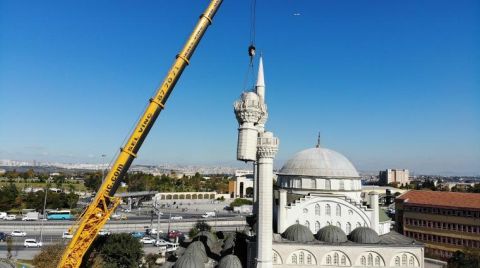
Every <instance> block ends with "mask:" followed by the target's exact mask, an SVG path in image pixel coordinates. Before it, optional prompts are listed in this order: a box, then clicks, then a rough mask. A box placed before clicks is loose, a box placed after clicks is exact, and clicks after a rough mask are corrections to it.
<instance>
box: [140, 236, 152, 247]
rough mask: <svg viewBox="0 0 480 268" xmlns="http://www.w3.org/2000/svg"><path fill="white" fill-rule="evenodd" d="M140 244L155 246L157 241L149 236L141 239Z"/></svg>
mask: <svg viewBox="0 0 480 268" xmlns="http://www.w3.org/2000/svg"><path fill="white" fill-rule="evenodd" d="M140 243H142V244H150V245H153V244H155V239H153V238H151V237H148V236H144V237H142V238H141V239H140Z"/></svg>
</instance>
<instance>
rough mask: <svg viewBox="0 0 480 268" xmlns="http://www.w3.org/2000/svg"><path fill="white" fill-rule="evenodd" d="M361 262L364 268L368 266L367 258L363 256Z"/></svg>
mask: <svg viewBox="0 0 480 268" xmlns="http://www.w3.org/2000/svg"><path fill="white" fill-rule="evenodd" d="M360 262H361V263H362V265H363V266H366V265H367V258H365V256H362V258H361V259H360Z"/></svg>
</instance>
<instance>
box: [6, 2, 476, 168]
mask: <svg viewBox="0 0 480 268" xmlns="http://www.w3.org/2000/svg"><path fill="white" fill-rule="evenodd" d="M206 5H207V1H191V0H190V1H187V0H178V1H153V0H152V1H140V2H139V1H5V0H3V1H0V107H1V108H0V159H17V160H37V161H61V162H91V163H95V162H100V161H101V160H100V157H99V156H100V155H101V154H107V155H108V157H112V156H113V155H114V154H115V153H116V152H117V150H118V148H119V147H120V146H121V144H122V141H123V139H124V138H125V136H126V135H127V133H128V131H129V130H130V129H131V127H132V126H133V124H134V123H135V122H136V119H137V118H138V116H139V115H140V114H141V112H142V111H143V108H144V107H145V104H146V103H147V100H148V98H149V97H150V96H151V95H152V94H153V92H154V90H155V88H156V87H157V86H158V84H159V83H160V82H161V80H162V79H163V77H164V75H165V73H166V71H167V70H168V68H169V67H170V65H171V63H172V61H173V59H174V56H175V54H176V53H178V51H179V50H180V48H181V46H182V45H183V42H184V41H185V40H186V38H187V36H188V34H189V33H190V32H191V30H192V28H193V26H194V24H195V23H196V22H197V18H198V15H199V14H200V13H201V12H202V11H203V10H204V8H205V7H206ZM249 5H250V3H249V1H232V0H225V1H224V3H223V5H222V7H221V9H220V11H219V12H218V14H217V16H216V17H215V20H214V24H213V26H212V27H210V29H209V30H208V32H207V34H206V35H205V37H204V39H203V40H202V43H201V44H200V46H199V47H198V49H197V51H196V54H195V55H194V56H193V58H192V60H191V62H192V64H191V65H190V66H189V67H188V68H187V70H186V71H185V72H184V74H183V76H182V78H181V79H180V82H179V83H178V84H177V88H176V90H175V91H174V93H173V94H172V95H171V97H170V99H169V101H168V103H167V109H166V110H165V111H164V112H162V114H161V115H160V118H159V119H158V120H157V122H156V124H155V126H154V128H153V130H152V131H151V133H150V135H149V137H148V138H147V140H146V142H145V143H144V146H143V147H142V149H141V150H140V153H139V158H138V159H137V160H136V163H148V164H161V163H165V162H168V163H181V164H226V165H232V164H233V163H235V162H236V161H235V150H236V135H237V134H236V129H237V122H236V120H235V116H234V114H233V107H232V104H233V102H234V101H235V100H236V99H237V98H238V96H239V95H240V93H241V92H242V90H244V88H243V83H244V82H243V80H244V76H245V71H246V69H247V66H248V56H247V54H246V48H247V47H248V45H249V41H250V40H249V31H250V29H249V24H250V23H249V18H250V12H249V7H250V6H249ZM294 13H300V14H301V15H300V16H294V15H293V14H294ZM256 32H257V36H256V45H257V49H258V51H261V52H262V53H263V55H264V64H265V79H266V84H267V88H266V98H267V103H268V107H269V114H270V118H269V121H268V123H267V128H268V129H269V130H271V131H273V132H274V133H275V135H276V136H278V137H279V138H280V140H281V147H280V151H279V153H278V157H277V162H276V165H277V167H280V166H281V165H282V164H283V162H284V161H285V160H286V159H288V158H289V157H290V156H291V155H292V154H294V153H295V152H297V151H299V150H302V149H305V148H308V147H312V146H314V145H315V142H316V136H317V132H318V131H321V133H322V146H324V147H328V148H330V149H334V150H336V151H339V152H341V153H342V154H344V155H346V156H347V157H348V158H349V159H350V160H351V161H352V162H353V163H354V165H355V166H356V167H357V168H358V169H359V170H378V169H385V168H390V167H398V168H408V169H410V170H412V171H414V172H417V173H445V172H455V173H464V174H471V173H475V174H479V173H480V78H479V77H480V76H479V74H480V2H478V1H475V0H471V1H468V0H462V1H442V0H431V1H413V0H412V1H373V0H372V1H354V0H352V1H333V0H331V1H300V0H298V1H293V0H289V1H265V0H263V1H262V0H258V1H257V29H256Z"/></svg>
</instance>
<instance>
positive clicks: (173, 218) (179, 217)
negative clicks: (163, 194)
mask: <svg viewBox="0 0 480 268" xmlns="http://www.w3.org/2000/svg"><path fill="white" fill-rule="evenodd" d="M170 219H171V220H172V221H179V220H183V217H182V216H172V217H170Z"/></svg>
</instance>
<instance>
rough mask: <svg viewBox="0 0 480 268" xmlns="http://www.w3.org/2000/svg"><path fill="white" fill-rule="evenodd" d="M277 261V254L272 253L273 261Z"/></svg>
mask: <svg viewBox="0 0 480 268" xmlns="http://www.w3.org/2000/svg"><path fill="white" fill-rule="evenodd" d="M277 261H278V256H277V253H275V252H274V253H273V263H277Z"/></svg>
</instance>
